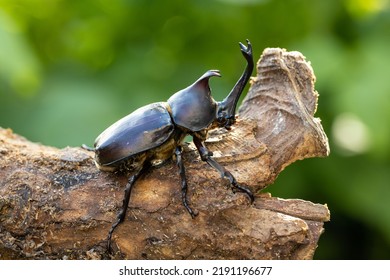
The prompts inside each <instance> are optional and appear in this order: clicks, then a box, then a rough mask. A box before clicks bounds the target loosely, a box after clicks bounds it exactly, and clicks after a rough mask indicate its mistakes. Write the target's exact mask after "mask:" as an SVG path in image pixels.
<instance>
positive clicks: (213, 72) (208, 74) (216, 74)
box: [196, 70, 221, 82]
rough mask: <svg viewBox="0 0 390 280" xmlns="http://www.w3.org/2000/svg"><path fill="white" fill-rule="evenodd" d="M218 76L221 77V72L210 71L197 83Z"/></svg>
mask: <svg viewBox="0 0 390 280" xmlns="http://www.w3.org/2000/svg"><path fill="white" fill-rule="evenodd" d="M213 76H217V77H221V74H220V73H219V70H209V71H207V72H206V73H204V74H203V75H202V76H201V77H200V78H199V79H198V80H197V81H196V82H199V81H201V80H203V79H208V78H210V77H213Z"/></svg>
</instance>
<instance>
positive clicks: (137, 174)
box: [107, 164, 147, 252]
mask: <svg viewBox="0 0 390 280" xmlns="http://www.w3.org/2000/svg"><path fill="white" fill-rule="evenodd" d="M146 169H147V168H146V165H145V164H142V165H140V167H139V168H138V169H137V170H136V171H135V173H134V174H133V175H132V176H130V178H129V180H128V181H127V184H126V188H125V195H124V197H123V203H122V209H121V210H120V211H119V213H118V216H117V218H116V221H115V223H113V224H112V226H111V229H110V231H109V232H108V236H107V249H108V252H111V237H112V233H113V232H114V230H115V229H116V227H117V226H118V225H119V224H120V223H122V222H123V220H124V219H125V217H126V212H127V208H128V206H129V201H130V195H131V191H132V189H133V186H134V183H135V181H136V180H137V179H138V178H139V177H140V176H141V175H142V173H143V171H145V170H146Z"/></svg>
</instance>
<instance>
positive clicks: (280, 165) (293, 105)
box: [0, 49, 329, 259]
mask: <svg viewBox="0 0 390 280" xmlns="http://www.w3.org/2000/svg"><path fill="white" fill-rule="evenodd" d="M257 72H258V74H257V77H255V78H253V79H252V81H251V83H252V85H251V88H250V90H249V93H248V94H247V96H246V98H245V100H244V101H243V104H242V106H241V108H240V110H239V120H238V122H237V124H236V125H235V126H234V127H233V129H232V130H231V131H230V132H227V131H226V130H224V129H217V130H214V131H211V133H210V136H209V139H208V141H207V143H206V144H207V146H208V148H209V149H210V150H211V151H213V152H214V157H215V158H216V159H217V161H219V162H220V163H221V164H222V165H223V166H225V167H226V168H227V169H228V170H230V171H231V172H232V173H233V174H234V175H235V177H236V179H237V180H238V182H240V183H241V184H242V185H245V186H247V187H249V188H250V189H251V190H252V191H253V192H256V193H257V194H256V199H255V202H254V204H253V205H250V204H249V202H248V199H247V197H246V196H245V195H244V194H242V193H233V192H232V191H231V190H230V189H229V188H228V185H229V184H228V182H227V181H225V180H222V179H221V178H220V177H219V174H218V173H216V172H215V171H214V170H213V169H211V168H210V167H209V166H207V165H206V164H205V163H203V162H202V161H201V160H200V158H199V156H198V155H197V153H196V151H195V149H194V147H193V146H192V145H191V144H188V145H186V146H185V147H184V150H185V153H184V163H185V165H186V171H187V179H188V183H189V193H188V198H189V201H190V204H191V206H192V208H193V209H195V210H196V211H198V212H199V215H198V216H197V217H196V218H195V219H191V217H190V215H189V214H188V213H187V212H186V210H185V208H184V207H183V206H182V203H181V197H180V181H179V175H178V173H177V167H176V165H175V163H174V161H168V162H167V163H165V164H163V165H162V166H160V167H158V168H154V169H152V170H150V171H149V172H148V173H147V174H146V175H145V176H144V177H142V178H141V179H140V180H139V181H138V182H137V183H136V185H135V188H134V191H133V193H132V197H131V201H130V208H129V211H128V213H127V217H126V219H125V222H124V223H123V224H121V225H120V226H119V227H118V228H117V230H116V231H115V232H114V235H113V243H114V247H115V249H116V250H115V253H114V254H113V255H109V254H108V253H107V252H106V247H105V246H106V242H105V239H106V236H107V233H108V230H109V228H110V227H111V224H112V222H113V221H114V220H115V218H116V213H117V211H118V209H119V207H120V206H121V203H122V197H123V191H124V189H123V186H124V185H125V183H126V180H127V178H125V177H124V176H123V175H121V174H112V173H105V172H99V171H98V170H97V169H96V167H95V166H94V163H93V153H92V152H88V151H85V150H83V149H81V148H72V147H67V148H64V149H57V148H53V147H48V146H43V145H40V144H37V143H31V142H29V141H28V140H26V139H24V138H23V137H21V136H18V135H15V134H13V132H12V131H11V130H10V129H0V258H1V259H65V258H66V259H102V258H126V259H310V258H312V257H313V254H314V252H315V249H316V247H317V242H318V239H319V236H320V235H321V233H322V232H323V224H324V222H325V221H328V220H329V211H328V209H327V207H326V205H320V204H314V203H311V202H307V201H303V200H297V199H286V200H285V199H280V198H274V197H271V195H270V194H267V193H262V194H260V193H258V192H259V191H260V190H262V189H263V188H265V187H266V186H267V185H269V184H271V183H272V182H273V181H274V180H275V179H276V177H277V175H278V174H279V173H280V172H281V171H282V170H283V169H284V168H285V167H286V166H287V165H288V164H290V163H292V162H294V161H296V160H298V159H304V158H308V157H323V156H327V155H328V153H329V146H328V141H327V137H326V135H325V133H324V131H323V129H322V127H321V124H320V121H319V120H318V119H316V118H314V117H313V116H314V113H315V111H316V106H317V99H318V94H317V92H316V91H315V90H314V81H315V77H314V74H313V71H312V68H311V66H310V64H309V63H307V62H306V61H305V59H304V57H303V56H302V55H301V54H300V53H298V52H286V51H285V50H282V49H266V50H265V51H264V53H263V55H262V56H261V58H260V60H259V62H258V64H257Z"/></svg>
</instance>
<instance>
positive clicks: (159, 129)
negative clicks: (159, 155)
mask: <svg viewBox="0 0 390 280" xmlns="http://www.w3.org/2000/svg"><path fill="white" fill-rule="evenodd" d="M167 106H169V105H168V104H167V103H164V102H158V103H153V104H149V105H146V106H144V107H141V108H139V109H138V110H136V111H134V112H132V113H131V114H129V115H127V116H126V117H124V118H122V119H120V120H119V121H117V122H116V123H114V124H113V125H111V126H110V127H108V128H107V129H106V130H105V131H103V132H102V133H101V134H100V135H99V136H98V137H97V138H96V141H95V161H96V163H97V165H98V166H101V167H103V168H104V167H110V166H113V165H116V164H117V163H118V162H120V161H123V160H125V159H127V158H129V157H132V156H134V155H136V154H139V153H141V152H144V151H147V150H150V149H153V148H155V147H158V146H160V145H162V144H163V143H164V142H165V141H166V140H167V139H168V138H169V137H170V136H171V134H172V133H173V130H174V124H173V123H172V119H171V116H170V114H169V112H168V109H167V108H168V107H167Z"/></svg>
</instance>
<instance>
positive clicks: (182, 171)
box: [175, 146, 198, 218]
mask: <svg viewBox="0 0 390 280" xmlns="http://www.w3.org/2000/svg"><path fill="white" fill-rule="evenodd" d="M181 152H182V149H181V147H180V146H178V147H176V150H175V155H176V164H177V167H179V173H180V178H181V199H182V201H183V205H184V207H185V208H186V209H187V211H188V213H190V215H191V217H192V218H195V216H196V215H198V214H197V213H195V212H194V211H193V210H192V209H191V207H190V206H189V205H188V200H187V189H188V185H187V179H186V171H185V168H184V164H183V158H182V156H181Z"/></svg>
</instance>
